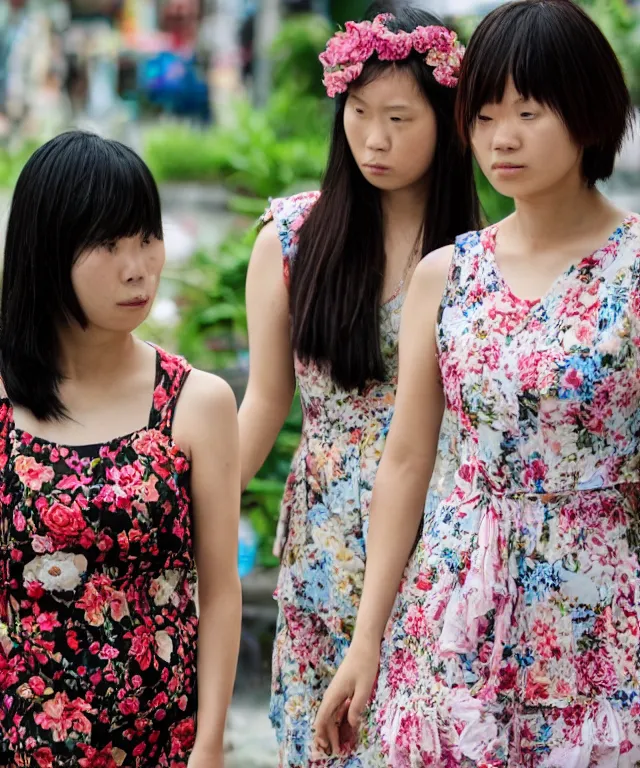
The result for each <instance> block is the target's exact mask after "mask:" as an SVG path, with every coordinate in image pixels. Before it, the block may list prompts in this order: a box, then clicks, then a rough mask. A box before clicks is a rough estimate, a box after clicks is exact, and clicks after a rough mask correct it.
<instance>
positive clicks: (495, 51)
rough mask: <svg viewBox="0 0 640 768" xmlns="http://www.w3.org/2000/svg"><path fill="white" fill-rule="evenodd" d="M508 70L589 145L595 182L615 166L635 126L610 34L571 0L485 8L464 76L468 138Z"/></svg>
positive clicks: (587, 170)
mask: <svg viewBox="0 0 640 768" xmlns="http://www.w3.org/2000/svg"><path fill="white" fill-rule="evenodd" d="M509 78H512V79H513V83H514V85H515V88H516V90H517V91H518V93H520V95H521V96H523V97H524V98H525V99H528V98H532V99H534V100H535V101H537V102H539V103H541V104H545V105H547V106H548V107H549V108H550V109H552V110H553V111H554V112H555V113H556V114H557V115H559V116H560V117H561V118H562V120H563V121H564V123H565V125H566V127H567V130H568V131H569V133H570V134H571V136H572V138H573V140H574V141H575V142H576V144H578V145H579V146H580V147H582V148H583V160H582V172H583V175H584V178H585V179H586V181H587V183H588V185H589V186H591V187H593V186H594V185H595V184H596V182H597V181H600V180H604V179H607V178H608V177H609V176H611V174H612V173H613V167H614V163H615V158H616V155H617V154H618V152H619V151H620V148H621V146H622V142H623V140H624V137H625V134H626V133H627V131H628V130H629V129H630V127H631V120H632V108H631V98H630V96H629V91H628V89H627V86H626V84H625V81H624V75H623V73H622V68H621V66H620V62H619V61H618V59H617V57H616V55H615V53H614V52H613V49H612V48H611V46H610V45H609V42H608V41H607V39H606V37H605V36H604V34H603V33H602V32H601V30H600V29H599V27H598V26H597V25H596V24H595V22H594V21H592V19H591V18H589V16H588V15H587V14H586V13H585V11H583V10H582V8H580V7H579V6H578V5H576V3H574V2H573V0H518V2H512V3H507V4H506V5H501V6H500V7H498V8H496V9H495V10H494V11H492V12H491V13H490V14H489V15H488V16H486V17H485V18H484V19H483V20H482V21H481V22H480V24H479V25H478V27H477V29H476V31H475V32H474V33H473V35H472V36H471V40H470V41H469V46H468V47H467V52H466V55H465V58H464V61H463V64H462V72H461V75H460V82H459V84H458V102H457V105H456V122H457V125H458V130H459V132H460V135H461V136H462V139H463V141H464V142H465V143H466V144H469V141H470V134H471V130H472V128H473V125H474V123H475V121H476V119H477V117H478V114H479V112H480V110H481V109H482V108H483V107H484V106H485V105H486V104H495V103H498V102H500V101H501V99H502V97H503V95H504V91H505V88H506V85H507V82H508V80H509Z"/></svg>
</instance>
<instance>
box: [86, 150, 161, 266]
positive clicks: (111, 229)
mask: <svg viewBox="0 0 640 768" xmlns="http://www.w3.org/2000/svg"><path fill="white" fill-rule="evenodd" d="M88 149H89V153H88V154H89V157H88V158H87V160H88V163H87V164H86V167H85V168H84V169H82V170H81V169H78V170H79V176H80V178H79V182H80V184H79V186H78V188H77V189H76V200H75V202H76V204H77V207H76V209H75V210H76V213H75V216H74V217H75V219H76V222H75V227H76V230H75V231H76V233H77V240H76V242H75V243H74V245H73V248H72V250H73V252H74V254H75V255H76V256H77V255H79V254H80V253H81V252H82V251H85V250H88V249H90V248H94V247H97V246H101V245H105V244H107V243H110V242H113V241H116V240H120V239H122V238H126V237H135V236H140V237H142V238H143V239H150V238H157V239H158V240H162V238H163V231H162V215H161V207H160V198H159V195H158V190H157V187H156V184H155V181H154V180H153V177H152V176H151V173H150V172H149V170H148V168H147V167H146V165H145V164H144V163H143V162H142V160H141V159H140V158H139V157H138V156H137V155H136V154H135V153H134V152H132V151H131V150H130V149H129V148H128V147H126V146H124V145H122V144H119V143H117V142H112V143H110V144H109V145H104V144H103V145H97V146H91V145H90V146H89V147H88Z"/></svg>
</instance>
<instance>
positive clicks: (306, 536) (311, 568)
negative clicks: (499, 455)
mask: <svg viewBox="0 0 640 768" xmlns="http://www.w3.org/2000/svg"><path fill="white" fill-rule="evenodd" d="M318 195H319V193H317V192H311V193H305V194H301V195H296V196H294V197H289V198H285V199H279V200H274V201H273V202H272V203H271V206H270V208H269V210H268V211H267V213H266V214H265V216H264V217H263V222H266V221H269V220H272V219H273V220H274V221H275V224H276V227H277V230H278V234H279V236H280V240H281V244H282V250H283V256H284V273H285V279H286V280H288V276H289V267H290V264H291V261H292V259H293V258H295V253H296V248H297V241H298V235H297V233H298V231H299V229H300V226H301V225H302V223H303V222H304V220H305V217H306V215H307V214H308V212H309V210H310V209H311V207H312V206H313V204H314V203H315V202H316V201H317V199H318ZM403 300H404V294H403V293H401V292H400V291H398V292H397V293H396V295H394V296H393V297H392V298H391V299H390V300H389V301H388V302H386V303H385V304H384V305H383V306H382V307H381V309H380V312H381V315H380V334H381V343H382V352H383V356H384V360H385V367H386V372H385V377H384V381H381V382H372V383H371V385H370V386H369V387H368V388H367V390H366V391H365V392H362V393H359V392H355V391H351V392H347V391H344V390H342V389H340V388H338V387H336V386H335V384H334V383H333V381H332V379H331V377H330V376H329V375H328V374H327V372H326V371H322V370H320V369H319V368H318V366H316V365H314V364H303V363H302V362H301V361H299V360H296V361H295V372H296V381H297V384H298V388H299V392H300V398H301V401H302V407H303V414H304V420H303V428H302V439H301V442H300V446H299V448H298V450H297V452H296V455H295V457H294V459H293V462H292V467H291V473H290V475H289V479H288V481H287V484H286V489H285V494H284V499H283V502H282V512H281V518H280V525H279V531H278V537H277V541H276V553H277V554H279V555H280V556H281V562H282V566H281V571H280V577H279V582H278V589H277V592H276V598H277V600H278V606H279V619H278V628H277V633H276V639H275V647H274V653H273V685H272V702H271V720H272V723H273V725H274V728H275V729H276V733H277V737H278V742H279V745H280V766H281V768H308V767H309V766H322V768H367V766H368V763H366V762H363V761H362V760H361V758H360V757H359V756H358V755H357V754H356V755H352V756H345V757H342V758H332V759H328V760H322V761H312V760H311V750H312V741H313V734H312V727H313V723H314V720H315V715H316V712H317V709H318V707H319V706H320V703H321V701H322V696H323V694H324V692H325V690H326V688H327V686H328V684H329V682H330V681H331V678H332V677H333V675H334V673H335V670H336V669H337V667H338V666H339V664H340V662H341V661H342V659H343V657H344V654H345V652H346V650H347V648H348V647H349V644H350V642H351V638H352V634H353V628H354V625H355V619H356V614H357V610H358V606H359V603H360V595H361V593H362V585H363V581H364V566H365V537H366V529H367V521H368V515H369V506H370V502H371V492H372V489H373V482H374V479H375V475H376V471H377V469H378V464H379V462H380V458H381V456H382V450H383V447H384V443H385V439H386V435H387V431H388V428H389V423H390V421H391V415H392V412H393V405H394V402H395V391H396V384H397V374H398V332H399V327H400V311H401V308H402V304H403ZM442 431H443V438H442V441H443V442H442V446H444V445H445V440H446V438H445V434H446V430H445V428H444V427H443V430H442ZM448 455H449V454H448V453H447V451H446V448H444V447H443V448H442V450H441V460H440V462H439V465H438V467H439V468H438V470H437V472H436V473H434V477H436V476H437V477H438V482H439V483H440V485H443V484H444V483H445V478H446V477H447V476H448V477H451V476H452V472H451V471H449V470H446V458H447V456H448ZM436 492H440V491H439V488H435V487H434V494H435V493H436ZM434 494H432V498H435V495H434Z"/></svg>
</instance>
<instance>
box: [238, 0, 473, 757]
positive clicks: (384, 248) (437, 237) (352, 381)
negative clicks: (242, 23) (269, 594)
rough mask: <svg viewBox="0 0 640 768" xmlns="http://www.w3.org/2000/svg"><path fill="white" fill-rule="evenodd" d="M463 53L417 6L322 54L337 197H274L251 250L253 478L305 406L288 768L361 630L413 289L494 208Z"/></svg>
mask: <svg viewBox="0 0 640 768" xmlns="http://www.w3.org/2000/svg"><path fill="white" fill-rule="evenodd" d="M460 56H461V48H460V46H459V44H458V43H457V40H456V37H455V35H454V33H452V32H451V31H449V30H447V29H446V28H444V27H442V26H440V25H439V23H438V22H437V20H435V19H434V18H433V17H432V16H431V15H430V14H428V13H425V12H423V11H417V10H412V9H406V10H404V11H403V12H402V14H401V15H398V16H397V17H390V16H380V17H378V18H377V19H375V20H374V21H373V22H364V23H362V24H349V25H347V32H346V33H343V34H339V35H338V36H336V37H335V38H333V39H332V41H330V43H329V45H328V46H327V52H326V53H325V54H324V55H323V57H322V58H323V63H324V66H325V84H326V86H327V90H328V92H329V95H331V96H337V97H338V110H337V117H336V123H335V129H334V135H333V144H332V149H331V154H330V159H329V165H328V168H327V172H326V175H325V180H324V184H323V188H322V192H320V193H318V192H314V193H307V194H301V195H297V196H294V197H291V198H287V199H281V200H275V201H273V202H272V204H271V206H270V208H269V210H268V212H267V214H266V215H265V217H264V224H265V225H264V227H263V229H262V231H261V233H260V235H259V238H258V241H257V244H256V247H255V252H254V254H253V257H252V260H251V265H250V269H249V276H248V283H247V308H248V317H249V338H250V350H251V367H250V379H249V385H248V390H247V394H246V397H245V400H244V402H243V404H242V408H241V411H240V425H241V426H240V430H241V433H240V434H241V447H242V448H241V450H242V464H243V481H244V483H245V484H246V482H248V481H249V479H250V478H251V477H252V476H253V475H254V474H255V472H256V471H257V469H258V468H259V466H260V464H261V463H262V461H263V460H264V458H265V456H266V455H267V453H268V451H269V449H270V448H271V446H272V444H273V442H274V440H275V438H276V435H277V432H278V430H279V428H280V427H281V425H282V422H283V420H284V418H285V416H286V414H287V412H288V410H289V407H290V405H291V399H292V396H293V392H294V388H295V385H296V383H297V385H298V386H299V389H300V396H301V400H302V406H303V411H304V425H303V436H302V441H301V443H300V447H299V449H298V451H297V453H296V455H295V458H294V460H293V465H292V469H291V474H290V477H289V480H288V482H287V486H286V490H285V497H284V501H283V506H282V515H281V520H280V526H279V531H278V538H277V542H276V550H277V552H278V554H279V555H281V557H282V569H281V573H280V579H279V584H278V590H277V599H278V604H279V609H280V611H279V621H278V630H277V637H276V643H275V650H274V667H273V696H272V708H271V718H272V722H273V724H274V726H275V728H276V732H277V735H278V740H279V742H280V764H281V766H283V768H284V767H285V766H286V768H302V767H303V766H305V767H306V766H308V765H310V764H311V745H312V730H311V727H312V724H313V720H314V717H315V712H316V709H317V707H318V705H319V702H320V699H321V697H322V694H323V692H324V690H325V689H326V687H327V685H328V683H329V681H330V679H331V676H332V675H333V673H334V671H335V669H336V668H337V666H338V664H339V663H340V661H341V659H342V657H343V655H344V652H345V651H346V649H347V647H348V645H349V642H350V640H351V635H352V631H353V626H354V623H355V616H356V613H357V610H358V604H359V599H360V593H361V590H362V582H363V573H364V562H365V537H366V527H367V519H368V508H369V502H370V497H371V489H372V487H373V480H374V477H375V473H376V470H377V467H378V463H379V461H380V456H381V454H382V450H383V446H384V442H385V438H386V433H387V428H388V425H389V421H390V418H391V412H392V409H393V404H394V399H395V387H396V373H397V365H398V357H397V337H398V328H399V318H400V310H401V307H402V304H403V301H404V295H405V292H404V288H405V285H406V283H407V281H408V278H409V276H410V274H411V273H412V271H413V268H414V267H415V265H416V263H417V262H418V261H419V259H420V257H421V256H422V254H424V253H426V252H428V251H429V250H432V249H433V247H434V246H438V245H444V244H445V243H450V242H453V239H454V237H455V235H456V234H458V233H459V232H460V231H463V230H464V229H466V228H468V227H469V226H473V225H474V222H475V221H476V220H477V217H476V209H477V202H476V196H475V190H474V186H473V174H472V165H471V157H470V154H469V153H468V152H467V153H465V152H464V151H463V150H462V149H461V148H460V146H459V145H458V142H457V139H456V137H455V127H454V124H453V115H454V112H453V108H454V99H455V87H454V85H455V80H456V74H457V69H458V67H459V62H460ZM354 59H355V61H354ZM425 59H426V61H425ZM283 265H284V278H283ZM423 501H424V499H423ZM326 762H327V761H325V763H326ZM327 764H328V763H327ZM331 765H332V766H335V768H337V767H338V766H344V767H345V768H346V766H350V767H351V766H360V765H362V763H361V762H360V759H359V758H357V757H347V758H345V759H341V758H335V759H334V760H332V761H331Z"/></svg>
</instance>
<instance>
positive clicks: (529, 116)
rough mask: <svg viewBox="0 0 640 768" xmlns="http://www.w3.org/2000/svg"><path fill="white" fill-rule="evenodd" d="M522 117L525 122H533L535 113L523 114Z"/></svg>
mask: <svg viewBox="0 0 640 768" xmlns="http://www.w3.org/2000/svg"><path fill="white" fill-rule="evenodd" d="M520 117H521V118H523V119H524V120H531V119H532V118H534V117H535V113H533V112H521V113H520Z"/></svg>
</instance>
